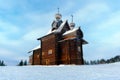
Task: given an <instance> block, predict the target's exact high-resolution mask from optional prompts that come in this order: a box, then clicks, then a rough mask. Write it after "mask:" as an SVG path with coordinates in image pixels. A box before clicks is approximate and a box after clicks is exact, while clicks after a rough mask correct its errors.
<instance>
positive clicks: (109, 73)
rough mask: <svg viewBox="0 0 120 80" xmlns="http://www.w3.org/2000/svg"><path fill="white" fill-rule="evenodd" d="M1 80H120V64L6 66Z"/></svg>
mask: <svg viewBox="0 0 120 80" xmlns="http://www.w3.org/2000/svg"><path fill="white" fill-rule="evenodd" d="M0 80H120V62H118V63H113V64H104V65H84V66H75V65H65V66H64V65H61V66H24V67H19V66H5V67H0Z"/></svg>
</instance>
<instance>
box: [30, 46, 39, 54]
mask: <svg viewBox="0 0 120 80" xmlns="http://www.w3.org/2000/svg"><path fill="white" fill-rule="evenodd" d="M39 48H40V45H38V46H36V47H35V48H33V49H32V50H30V51H29V52H28V53H30V52H32V51H34V50H37V49H39Z"/></svg>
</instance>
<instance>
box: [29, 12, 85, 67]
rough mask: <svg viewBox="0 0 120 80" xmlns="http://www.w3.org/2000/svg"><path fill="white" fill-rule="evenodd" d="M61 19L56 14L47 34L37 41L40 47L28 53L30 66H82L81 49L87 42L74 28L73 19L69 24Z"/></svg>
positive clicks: (80, 32)
mask: <svg viewBox="0 0 120 80" xmlns="http://www.w3.org/2000/svg"><path fill="white" fill-rule="evenodd" d="M61 17H62V15H61V14H60V13H59V12H58V13H57V14H56V15H55V20H54V21H53V22H52V25H51V30H50V31H49V33H47V35H45V36H43V37H40V38H38V39H37V40H39V41H40V45H39V46H37V47H36V48H34V49H32V50H31V51H30V52H31V53H32V55H30V56H29V63H30V64H31V65H60V64H66V65H67V64H76V65H82V64H84V61H83V49H82V48H83V45H84V44H87V41H85V40H84V39H83V32H82V31H81V29H80V27H78V28H75V23H73V17H72V22H71V23H70V24H69V23H68V21H67V20H65V21H62V20H61Z"/></svg>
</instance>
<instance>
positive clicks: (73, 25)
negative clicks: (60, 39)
mask: <svg viewBox="0 0 120 80" xmlns="http://www.w3.org/2000/svg"><path fill="white" fill-rule="evenodd" d="M71 17H72V22H71V23H70V29H74V27H75V23H73V15H71Z"/></svg>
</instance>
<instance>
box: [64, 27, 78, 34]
mask: <svg viewBox="0 0 120 80" xmlns="http://www.w3.org/2000/svg"><path fill="white" fill-rule="evenodd" d="M78 29H79V28H74V29H72V30H69V31H66V32H65V33H64V34H63V36H64V35H67V34H69V33H72V32H74V31H77V30H78Z"/></svg>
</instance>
